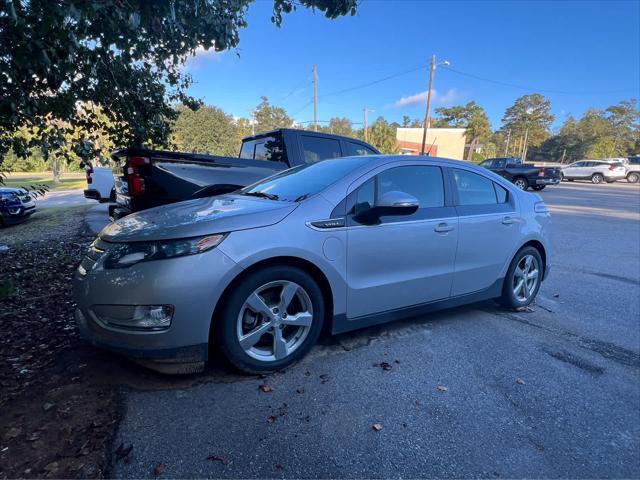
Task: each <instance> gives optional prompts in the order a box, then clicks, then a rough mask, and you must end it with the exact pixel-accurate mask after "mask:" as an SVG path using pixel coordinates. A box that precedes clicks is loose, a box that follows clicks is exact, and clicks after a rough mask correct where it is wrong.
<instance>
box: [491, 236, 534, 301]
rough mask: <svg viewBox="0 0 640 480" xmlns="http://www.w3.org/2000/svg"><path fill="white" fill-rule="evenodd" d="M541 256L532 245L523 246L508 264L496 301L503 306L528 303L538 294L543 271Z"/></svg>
mask: <svg viewBox="0 0 640 480" xmlns="http://www.w3.org/2000/svg"><path fill="white" fill-rule="evenodd" d="M543 268H544V266H543V264H542V257H541V256H540V252H538V250H537V249H535V248H534V247H524V248H522V249H521V250H519V251H518V253H516V255H515V257H513V260H512V261H511V265H509V269H508V270H507V275H506V277H505V279H504V283H503V286H502V295H501V296H500V298H498V299H497V300H498V302H499V303H500V304H501V305H504V306H505V307H510V308H519V307H526V306H527V305H529V304H530V303H531V302H533V300H534V299H535V298H536V295H538V290H540V282H541V280H542V273H543Z"/></svg>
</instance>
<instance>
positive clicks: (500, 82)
mask: <svg viewBox="0 0 640 480" xmlns="http://www.w3.org/2000/svg"><path fill="white" fill-rule="evenodd" d="M442 68H444V69H445V70H448V71H450V72H453V73H457V74H458V75H462V76H465V77H469V78H475V79H476V80H481V81H483V82H489V83H495V84H496V85H502V86H504V87H512V88H519V89H521V90H530V91H535V92H543V93H556V94H561V95H602V94H607V93H622V92H628V91H629V90H609V91H592V92H576V91H567V90H551V89H547V88H536V87H530V86H525V85H517V84H515V83H508V82H502V81H500V80H493V79H491V78H485V77H481V76H479V75H474V74H472V73H466V72H461V71H460V70H456V69H454V68H451V67H442Z"/></svg>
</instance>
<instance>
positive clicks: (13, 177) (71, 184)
mask: <svg viewBox="0 0 640 480" xmlns="http://www.w3.org/2000/svg"><path fill="white" fill-rule="evenodd" d="M41 183H44V184H45V185H47V186H48V187H49V188H50V189H51V190H78V189H84V188H87V181H86V179H85V174H84V173H65V174H63V175H62V176H61V178H60V182H59V183H55V182H54V181H53V175H52V174H51V173H46V172H45V173H9V174H8V176H7V178H5V179H4V186H5V187H29V186H30V185H35V184H41ZM0 186H2V185H0Z"/></svg>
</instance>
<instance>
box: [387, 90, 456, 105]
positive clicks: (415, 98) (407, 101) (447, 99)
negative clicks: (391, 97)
mask: <svg viewBox="0 0 640 480" xmlns="http://www.w3.org/2000/svg"><path fill="white" fill-rule="evenodd" d="M459 99H460V94H459V93H458V91H457V90H456V89H455V88H450V89H449V90H447V91H446V92H445V93H444V94H442V95H440V94H439V93H438V91H437V90H435V89H434V90H432V92H431V101H432V102H433V103H434V104H435V105H440V106H449V105H452V104H453V103H455V102H457V101H458V100H459ZM426 103H427V91H426V90H425V91H424V92H419V93H415V94H413V95H408V96H406V97H401V98H400V100H397V101H396V102H395V103H394V104H393V106H394V107H395V108H402V107H409V106H413V105H426Z"/></svg>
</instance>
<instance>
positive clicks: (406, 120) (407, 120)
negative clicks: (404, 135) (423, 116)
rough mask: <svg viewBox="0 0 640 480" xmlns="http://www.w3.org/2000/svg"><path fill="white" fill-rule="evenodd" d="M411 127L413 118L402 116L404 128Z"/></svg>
mask: <svg viewBox="0 0 640 480" xmlns="http://www.w3.org/2000/svg"><path fill="white" fill-rule="evenodd" d="M409 125H411V117H409V116H407V115H403V116H402V128H408V127H409Z"/></svg>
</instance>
